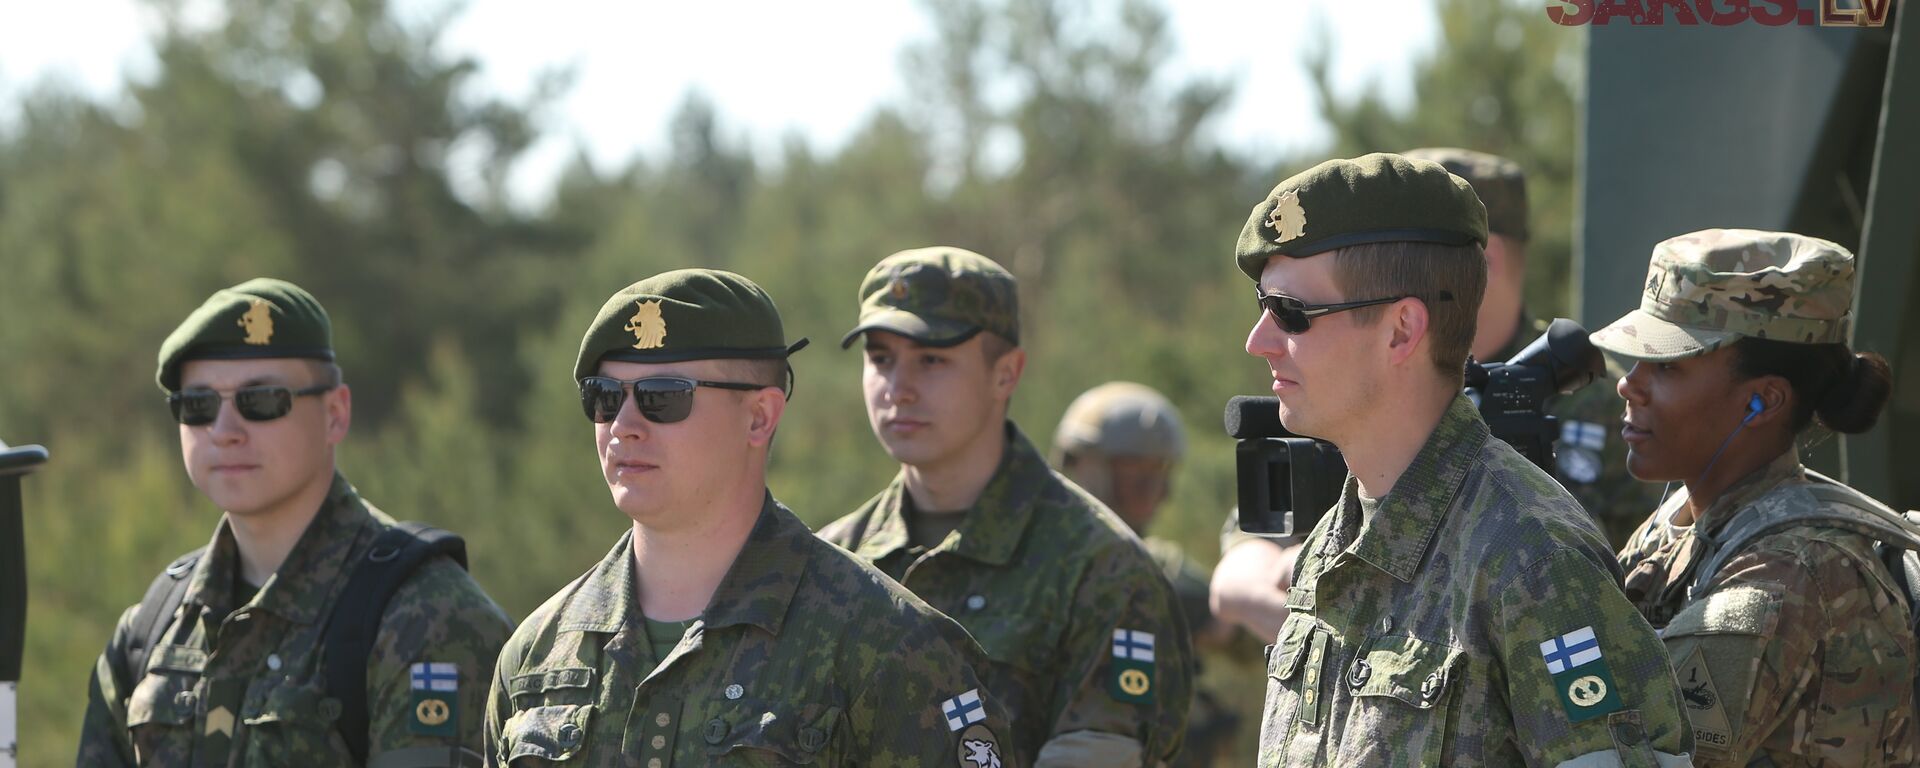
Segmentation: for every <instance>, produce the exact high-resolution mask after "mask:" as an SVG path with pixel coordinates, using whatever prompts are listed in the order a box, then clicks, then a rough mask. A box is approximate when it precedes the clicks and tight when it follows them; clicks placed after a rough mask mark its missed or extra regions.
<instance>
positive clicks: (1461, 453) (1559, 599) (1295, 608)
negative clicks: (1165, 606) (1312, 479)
mask: <svg viewBox="0 0 1920 768" xmlns="http://www.w3.org/2000/svg"><path fill="white" fill-rule="evenodd" d="M1357 489H1358V485H1357V484H1356V483H1355V482H1354V481H1353V480H1352V479H1351V478H1349V479H1348V481H1347V485H1346V489H1345V492H1344V497H1343V499H1342V500H1341V502H1340V504H1339V505H1337V506H1336V507H1335V508H1334V510H1333V513H1332V514H1331V515H1328V516H1326V517H1323V518H1321V521H1320V524H1319V525H1318V526H1316V527H1315V528H1314V530H1313V533H1311V534H1309V535H1308V537H1307V541H1306V544H1305V546H1304V548H1303V550H1302V553H1301V557H1300V563H1299V566H1298V568H1297V569H1296V572H1295V580H1294V585H1293V590H1292V591H1291V592H1290V593H1289V594H1288V597H1287V602H1288V605H1289V607H1290V608H1291V609H1292V614H1291V615H1290V616H1288V618H1287V623H1286V625H1285V627H1284V628H1283V629H1282V630H1281V632H1280V637H1279V640H1278V642H1277V643H1276V644H1275V645H1274V646H1272V647H1271V649H1270V651H1269V656H1268V663H1267V677H1268V687H1267V707H1266V714H1265V718H1264V720H1263V723H1262V726H1261V740H1260V742H1261V743H1260V765H1262V766H1305V765H1336V764H1338V765H1348V764H1368V765H1453V766H1481V765H1520V764H1527V765H1556V764H1562V763H1568V762H1570V761H1575V760H1579V759H1582V758H1584V759H1585V760H1587V761H1591V762H1592V764H1594V765H1608V764H1625V765H1629V766H1641V765H1661V766H1671V765H1684V764H1685V759H1686V758H1685V754H1686V752H1687V751H1688V749H1689V747H1690V742H1691V738H1690V736H1689V733H1688V730H1687V728H1686V721H1685V719H1684V716H1683V715H1682V714H1681V710H1680V696H1679V692H1678V690H1677V689H1676V687H1675V685H1674V682H1673V672H1672V671H1671V670H1670V669H1669V668H1668V666H1667V662H1666V655H1665V654H1664V653H1662V652H1661V648H1660V644H1659V639H1658V638H1657V637H1656V636H1655V635H1654V633H1653V630H1652V629H1651V628H1650V627H1648V626H1647V623H1646V621H1645V620H1644V619H1642V618H1641V617H1640V616H1639V615H1638V614H1637V613H1635V612H1634V610H1633V607H1632V606H1631V605H1629V604H1628V603H1627V602H1626V600H1625V599H1624V598H1623V597H1621V594H1620V591H1619V590H1618V588H1616V587H1615V586H1614V584H1615V583H1616V579H1617V575H1616V573H1617V571H1616V566H1615V564H1614V562H1613V559H1612V557H1611V555H1610V553H1609V551H1608V549H1607V546H1606V542H1605V541H1603V540H1602V539H1601V538H1600V536H1599V533H1598V532H1597V531H1595V530H1594V528H1593V525H1592V523H1591V522H1590V521H1589V520H1588V519H1587V517H1586V516H1585V515H1584V514H1583V513H1582V512H1581V511H1580V509H1579V508H1578V507H1577V506H1576V505H1575V504H1574V503H1573V500H1572V499H1571V498H1569V497H1568V496H1566V495H1565V493H1564V491H1562V490H1561V489H1560V488H1559V486H1557V485H1556V484H1555V483H1553V482H1552V480H1551V479H1550V478H1548V477H1547V476H1546V474H1545V473H1543V472H1540V471H1539V469H1538V468H1537V467H1534V466H1533V465H1532V464H1531V463H1529V462H1528V461H1527V460H1526V459H1525V458H1522V457H1521V456H1520V455H1519V454H1518V453H1515V452H1514V451H1513V449H1512V448H1510V447H1508V446H1507V445H1506V444H1505V443H1502V442H1500V441H1498V440H1494V439H1493V438H1492V436H1491V435H1490V434H1489V433H1488V432H1487V427H1486V424H1485V423H1484V422H1482V421H1481V420H1480V417H1479V414H1478V413H1477V412H1476V411H1474V409H1473V406H1472V404H1470V403H1469V402H1467V400H1466V398H1465V397H1460V398H1456V399H1455V400H1454V402H1453V404H1452V406H1451V407H1450V408H1449V409H1448V411H1447V413H1446V415H1445V416H1444V417H1442V419H1441V422H1440V425H1439V426H1438V427H1437V428H1436V429H1435V430H1434V432H1433V434H1432V436H1430V437H1429V438H1428V439H1427V443H1426V445H1425V446H1424V447H1422V448H1421V450H1420V454H1419V456H1418V457H1417V458H1415V459H1414V461H1413V464H1412V465H1411V466H1409V467H1408V468H1407V470H1406V472H1405V473H1404V474H1402V475H1401V476H1400V479H1399V480H1398V482H1396V483H1395V484H1394V486H1393V490H1392V492H1390V493H1388V494H1387V496H1386V498H1384V499H1381V500H1380V501H1379V509H1378V510H1376V511H1374V512H1373V514H1371V515H1368V516H1365V519H1364V520H1363V519H1362V517H1363V516H1362V514H1361V510H1360V508H1359V499H1358V496H1357V493H1358V490H1357ZM1583 630H1584V632H1583ZM1586 638H1596V639H1597V641H1598V643H1597V647H1596V650H1597V651H1598V653H1597V654H1594V656H1595V658H1594V659H1593V660H1591V661H1588V662H1586V663H1584V664H1576V663H1571V662H1577V661H1579V660H1580V658H1579V657H1578V655H1577V654H1575V655H1572V656H1566V655H1564V654H1563V653H1562V651H1563V650H1566V649H1571V648H1579V647H1580V644H1581V643H1582V641H1583V640H1584V639H1586ZM1547 643H1558V644H1557V645H1554V646H1553V647H1551V648H1548V649H1545V650H1543V648H1542V645H1543V644H1547ZM1595 680H1597V681H1598V684H1595V682H1593V681H1595ZM1582 686H1585V687H1582ZM1616 758H1617V759H1618V760H1619V761H1620V763H1613V762H1612V760H1613V759H1616Z"/></svg>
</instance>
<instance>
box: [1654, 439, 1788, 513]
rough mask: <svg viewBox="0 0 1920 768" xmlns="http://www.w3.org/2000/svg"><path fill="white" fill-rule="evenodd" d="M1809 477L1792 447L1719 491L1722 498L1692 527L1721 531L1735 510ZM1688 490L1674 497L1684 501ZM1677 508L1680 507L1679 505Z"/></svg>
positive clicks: (1681, 490) (1681, 501) (1710, 506)
mask: <svg viewBox="0 0 1920 768" xmlns="http://www.w3.org/2000/svg"><path fill="white" fill-rule="evenodd" d="M1806 479H1807V473H1806V468H1805V467H1803V466H1801V464H1800V452H1799V450H1797V449H1795V448H1792V447H1789V448H1787V450H1785V451H1781V452H1780V455H1779V456H1775V457H1773V460H1772V461H1769V462H1767V463H1766V464H1763V465H1761V466H1760V468H1759V469H1756V470H1754V471H1752V472H1749V473H1747V475H1746V476H1745V477H1742V478H1740V479H1739V480H1735V481H1734V483H1733V485H1730V486H1728V487H1727V490H1726V491H1724V492H1722V493H1721V494H1720V498H1718V499H1714V500H1713V503H1712V504H1709V505H1707V510H1706V511H1705V512H1702V513H1700V517H1699V519H1697V520H1695V521H1693V529H1694V530H1695V531H1700V532H1705V533H1707V534H1709V535H1712V534H1718V533H1719V532H1720V529H1722V528H1725V527H1726V524H1727V522H1728V521H1730V520H1732V519H1733V517H1734V515H1735V514H1736V513H1738V512H1739V511H1740V510H1742V509H1745V508H1746V507H1747V506H1748V505H1750V504H1752V503H1753V502H1754V501H1756V500H1758V499H1759V498H1760V497H1761V496H1765V495H1767V494H1768V493H1770V492H1772V491H1773V489H1775V488H1778V487H1780V486H1781V485H1782V484H1785V483H1788V482H1794V481H1799V482H1805V481H1806ZM1686 493H1687V490H1686V488H1684V487H1682V488H1681V489H1680V492H1679V493H1675V494H1674V496H1676V497H1679V498H1680V503H1683V504H1684V503H1686ZM1675 508H1676V509H1678V507H1675Z"/></svg>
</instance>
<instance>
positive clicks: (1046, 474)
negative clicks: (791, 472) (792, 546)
mask: <svg viewBox="0 0 1920 768" xmlns="http://www.w3.org/2000/svg"><path fill="white" fill-rule="evenodd" d="M862 337H864V338H865V350H866V354H865V357H864V360H865V363H864V369H863V371H864V373H863V376H862V382H863V386H864V389H865V392H866V404H867V418H868V421H869V422H870V423H871V425H872V427H873V431H874V435H875V436H876V437H878V438H879V440H880V444H881V446H882V447H884V448H885V449H886V451H887V453H888V455H890V456H892V457H893V458H894V459H895V460H897V461H899V462H900V464H901V469H900V474H899V476H898V477H896V478H895V479H894V481H893V483H892V484H890V485H888V486H887V488H886V489H885V490H883V491H881V492H880V494H879V495H877V496H875V497H873V499H871V500H869V501H868V502H867V503H866V504H865V505H862V506H861V507H860V509H858V510H857V511H855V512H854V513H853V514H851V515H848V516H846V517H844V518H842V519H840V520H839V521H837V522H835V523H833V524H831V525H829V526H827V527H826V528H825V529H823V530H822V531H821V532H820V535H821V536H822V537H823V538H826V539H827V540H828V541H832V542H834V543H836V544H839V545H841V546H844V547H846V548H847V549H850V550H853V551H854V552H855V553H856V554H858V555H860V556H861V557H865V558H867V559H869V560H872V561H873V562H874V564H875V565H877V566H879V568H880V569H881V570H882V571H885V572H886V573H887V575H889V576H892V577H894V578H896V579H899V580H900V582H901V583H902V584H904V585H906V587H907V588H908V589H911V590H913V591H914V593H915V594H917V595H919V596H920V597H922V598H924V599H925V600H926V601H927V602H929V603H931V604H933V606H934V607H936V608H939V609H940V610H942V611H944V612H946V613H947V614H948V615H950V616H953V617H954V618H955V619H957V620H959V622H960V623H961V624H962V625H963V626H965V627H966V628H967V630H968V631H969V632H971V633H972V634H973V636H974V637H975V638H977V639H978V640H979V641H980V644H981V646H983V647H984V648H985V650H986V652H987V655H988V656H989V657H991V660H992V663H991V664H990V671H989V672H988V673H987V676H988V685H989V687H991V688H992V689H993V690H994V691H995V692H996V693H999V694H1000V695H1001V696H1004V697H1005V698H1006V700H1007V701H1008V702H1009V705H1010V707H1011V709H1012V710H1013V713H1014V717H1015V719H1016V720H1017V723H1018V724H1017V725H1016V726H1015V732H1014V735H1013V737H1012V738H1011V741H1012V743H1013V744H1014V749H1013V751H1015V752H1019V753H1021V754H1024V755H1032V756H1035V760H1034V762H1035V764H1036V765H1040V766H1136V765H1157V764H1159V763H1162V762H1165V761H1168V760H1171V759H1173V757H1174V755H1175V754H1176V753H1178V752H1179V750H1180V745H1181V738H1182V735H1183V734H1184V732H1185V730H1186V716H1187V707H1188V703H1189V701H1190V700H1191V699H1192V695H1193V694H1192V688H1191V683H1192V680H1191V676H1192V674H1193V670H1192V668H1191V665H1192V663H1193V662H1192V653H1191V649H1190V647H1189V644H1190V641H1189V639H1188V637H1187V628H1186V622H1185V621H1184V620H1183V619H1182V617H1181V615H1180V607H1179V604H1178V602H1177V600H1176V598H1175V596H1174V592H1173V588H1172V587H1171V585H1169V584H1168V583H1167V579H1166V577H1164V576H1162V575H1161V574H1160V571H1159V568H1158V567H1157V566H1155V565H1154V563H1153V560H1152V559H1151V558H1149V557H1148V556H1147V552H1146V550H1145V549H1144V548H1142V547H1141V544H1140V540H1139V538H1138V537H1136V536H1134V534H1133V532H1132V531H1129V530H1128V529H1127V526H1126V523H1123V522H1121V521H1120V519H1119V518H1117V517H1115V516H1114V515H1113V513H1112V512H1110V511H1108V510H1107V508H1106V506H1105V505H1102V504H1101V503H1100V502H1099V501H1098V500H1096V499H1094V498H1093V497H1092V496H1090V495H1088V494H1087V493H1086V492H1085V491H1082V490H1080V489H1079V488H1078V487H1076V486H1074V485H1073V484H1071V483H1069V482H1066V480H1065V479H1064V478H1062V477H1061V476H1060V475H1059V474H1057V473H1055V472H1053V471H1052V470H1050V469H1048V468H1047V464H1046V462H1045V460H1044V459H1042V458H1041V456H1040V452H1039V451H1038V450H1037V449H1035V448H1034V446H1033V444H1032V443H1031V442H1029V441H1028V440H1027V438H1026V435H1024V434H1022V433H1021V431H1020V429H1019V427H1017V426H1015V425H1014V424H1013V422H1011V421H1009V420H1008V419H1007V416H1006V414H1007V403H1008V401H1009V399H1011V398H1012V397H1013V392H1014V388H1015V387H1016V386H1017V385H1018V384H1019V381H1020V374H1021V371H1022V370H1023V369H1024V367H1025V365H1026V353H1025V351H1024V350H1022V349H1020V347H1019V343H1020V323H1019V307H1018V303H1017V298H1016V286H1015V284H1014V279H1013V275H1012V274H1010V273H1008V272H1007V271H1006V270H1005V269H1002V268H1001V267H1000V265H999V264H995V263H994V262H993V261H991V260H989V259H987V258H986V257H984V256H981V255H979V254H977V253H973V252H971V251H965V250H961V249H959V248H949V247H933V248H922V249H917V250H910V251H902V252H900V253H896V254H894V255H892V256H888V257H887V258H885V259H882V260H881V261H880V263H879V264H876V265H875V266H874V267H873V269H872V270H870V271H869V272H867V276H866V279H865V280H863V281H862V282H861V285H860V318H859V322H858V324H857V325H856V326H855V327H854V329H853V330H852V331H850V332H848V333H847V335H846V337H845V338H844V339H842V340H841V346H842V347H846V346H851V345H852V344H853V342H854V341H856V340H859V339H861V338H862Z"/></svg>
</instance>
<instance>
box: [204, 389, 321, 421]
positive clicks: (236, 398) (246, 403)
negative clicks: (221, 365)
mask: <svg viewBox="0 0 1920 768" xmlns="http://www.w3.org/2000/svg"><path fill="white" fill-rule="evenodd" d="M334 386H335V385H333V384H315V385H313V386H311V387H307V388H305V389H289V388H287V387H281V386H274V385H261V386H253V387H241V388H239V389H236V390H234V391H233V407H234V409H235V410H238V411H239V412H240V416H241V417H242V418H245V419H246V420H247V421H273V420H274V419H277V418H280V417H282V416H285V415H287V414H288V413H289V412H291V411H292V410H293V399H294V398H296V397H306V396H308V395H318V394H320V393H322V392H326V391H328V390H330V389H333V388H334ZM225 399H227V396H226V395H223V394H221V393H220V392H218V391H216V390H212V389H202V388H194V389H189V390H185V391H182V392H174V393H172V394H169V395H167V407H168V408H169V409H171V410H172V411H173V419H174V421H178V422H180V423H181V424H185V425H187V426H189V427H203V426H206V425H208V424H212V423H213V420H214V419H215V418H218V417H219V416H220V401H222V400H225Z"/></svg>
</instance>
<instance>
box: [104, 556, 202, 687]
mask: <svg viewBox="0 0 1920 768" xmlns="http://www.w3.org/2000/svg"><path fill="white" fill-rule="evenodd" d="M206 551H207V548H206V547H201V548H199V549H196V550H194V551H192V552H188V553H186V554H184V555H181V556H180V557H179V559H177V560H174V561H173V562H172V563H171V564H169V565H168V566H167V569H166V570H164V571H161V572H160V575H159V576H155V577H153V583H152V584H149V585H147V594H146V596H145V597H142V598H140V607H139V608H138V609H135V610H134V612H133V623H132V624H131V625H129V626H128V627H127V647H126V648H125V649H119V648H117V647H116V646H113V645H109V646H108V661H110V662H112V663H110V664H108V665H107V666H109V667H111V668H112V669H113V682H114V688H115V690H117V691H119V695H121V696H126V695H127V694H128V693H129V692H131V691H132V690H133V685H134V684H135V683H138V682H139V681H140V678H141V677H144V676H145V675H146V672H147V656H148V654H149V653H150V652H151V651H152V650H153V648H154V646H157V645H159V644H160V637H161V636H162V635H164V634H166V632H167V627H169V626H171V625H172V624H173V615H174V613H175V612H177V611H179V610H180V603H181V602H183V601H185V600H186V598H187V576H188V575H189V574H192V573H193V567H194V566H195V565H198V564H199V563H200V556H201V555H202V554H204V553H205V552H206ZM116 650H117V651H119V653H118V654H115V653H114V651H116ZM115 656H117V657H118V658H115Z"/></svg>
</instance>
